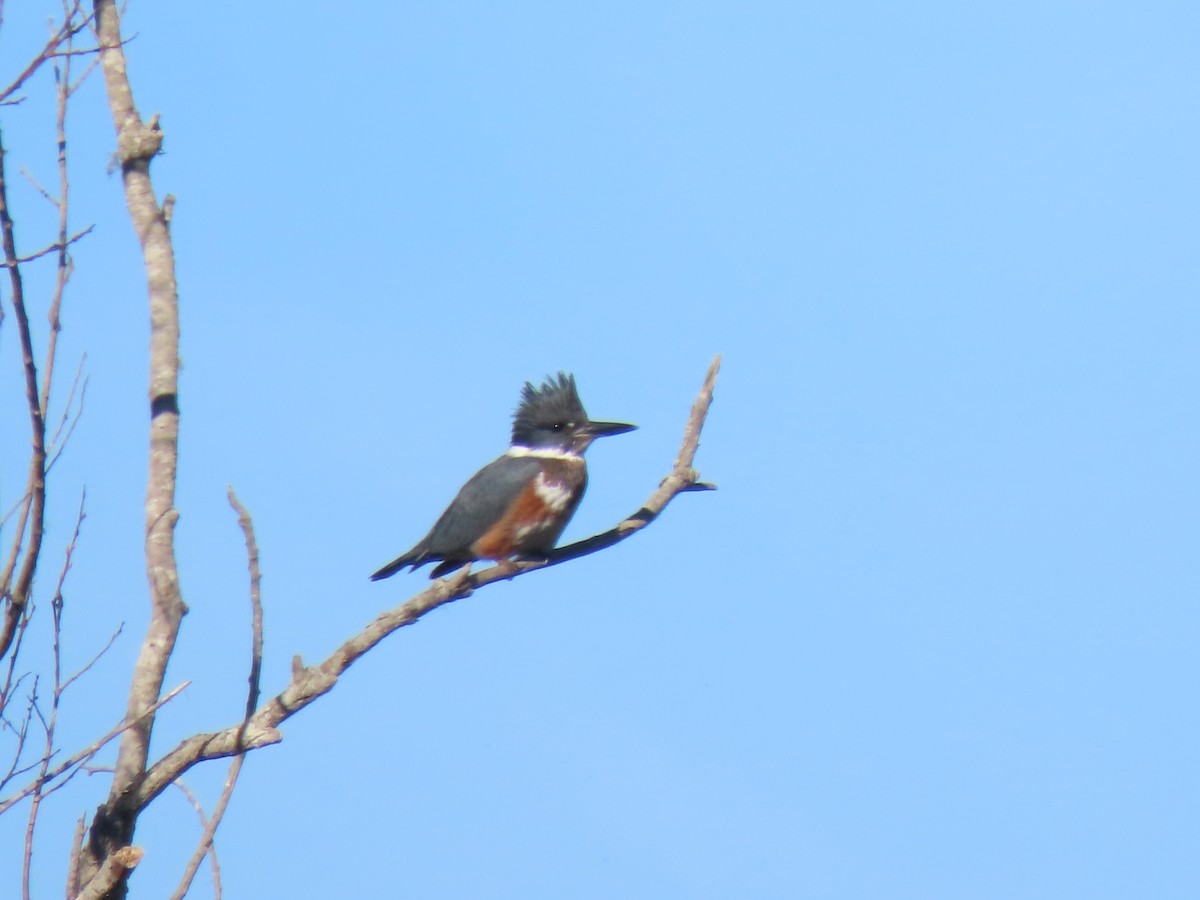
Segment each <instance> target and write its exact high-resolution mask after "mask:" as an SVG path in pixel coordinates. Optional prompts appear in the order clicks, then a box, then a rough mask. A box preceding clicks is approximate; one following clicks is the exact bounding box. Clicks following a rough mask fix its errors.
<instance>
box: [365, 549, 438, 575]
mask: <svg viewBox="0 0 1200 900" xmlns="http://www.w3.org/2000/svg"><path fill="white" fill-rule="evenodd" d="M424 557H425V551H424V549H423V548H421V547H414V548H413V549H412V550H409V551H408V552H407V553H405V554H404V555H403V556H399V557H397V558H396V559H393V560H392V561H391V562H390V563H388V564H387V565H386V566H384V567H383V568H382V569H380V570H379V571H378V572H376V573H375V574H374V575H372V576H371V580H372V581H381V580H382V579H384V578H391V577H392V576H393V575H395V574H396V573H397V572H399V571H400V570H401V569H403V568H404V567H405V566H412V567H413V568H414V569H415V568H416V567H417V566H419V565H421V564H422V563H423V562H425V561H426V560H425V558H424Z"/></svg>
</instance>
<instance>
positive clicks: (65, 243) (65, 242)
mask: <svg viewBox="0 0 1200 900" xmlns="http://www.w3.org/2000/svg"><path fill="white" fill-rule="evenodd" d="M47 197H49V195H47ZM52 202H53V201H52ZM55 205H56V206H57V205H58V204H57V203H55ZM95 228H96V226H95V225H89V226H88V227H87V228H85V229H83V231H77V232H75V234H73V235H71V236H70V237H66V236H64V237H63V238H62V239H60V240H57V241H55V242H54V243H53V244H50V245H49V246H48V247H43V248H42V249H41V250H38V251H37V252H36V253H30V254H29V255H28V256H19V257H17V258H16V259H13V260H11V261H8V260H6V261H5V262H2V263H0V267H3V268H12V267H13V266H20V265H24V264H25V263H27V262H33V261H34V260H35V259H41V258H42V257H43V256H49V255H50V254H51V253H54V252H55V251H57V252H59V253H61V252H62V251H64V250H66V249H67V248H68V247H70V246H71V245H72V244H74V243H75V242H76V241H79V240H82V239H83V238H85V237H87V236H88V235H89V234H91V233H92V231H94V230H95Z"/></svg>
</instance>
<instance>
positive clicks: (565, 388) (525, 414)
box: [512, 372, 587, 446]
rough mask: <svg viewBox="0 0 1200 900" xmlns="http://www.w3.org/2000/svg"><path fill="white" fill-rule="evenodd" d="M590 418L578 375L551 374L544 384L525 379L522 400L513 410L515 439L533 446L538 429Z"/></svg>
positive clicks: (514, 440) (584, 420) (516, 441)
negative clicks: (585, 406) (577, 380)
mask: <svg viewBox="0 0 1200 900" xmlns="http://www.w3.org/2000/svg"><path fill="white" fill-rule="evenodd" d="M586 421H587V413H586V412H584V409H583V403H582V402H581V401H580V399H579V392H578V391H577V390H575V376H574V375H568V374H567V373H566V372H559V373H558V377H557V378H555V377H552V376H547V378H546V380H545V381H544V382H542V385H541V387H534V386H533V382H532V381H527V382H525V387H524V389H523V390H522V391H521V403H520V404H519V405H518V406H517V411H516V412H515V413H513V428H512V441H513V443H514V444H520V445H523V446H529V445H530V440H531V438H532V436H533V433H534V432H535V431H544V430H547V429H550V428H553V427H554V426H556V425H559V426H565V425H568V424H570V423H579V422H586Z"/></svg>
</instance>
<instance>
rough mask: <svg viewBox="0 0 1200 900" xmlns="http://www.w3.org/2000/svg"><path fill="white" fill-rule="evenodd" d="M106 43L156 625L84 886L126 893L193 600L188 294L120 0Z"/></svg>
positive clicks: (111, 13)
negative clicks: (181, 531) (136, 250)
mask: <svg viewBox="0 0 1200 900" xmlns="http://www.w3.org/2000/svg"><path fill="white" fill-rule="evenodd" d="M94 10H95V21H96V34H97V43H98V44H99V45H100V46H101V47H102V48H103V49H102V51H101V55H100V65H101V69H102V71H103V72H104V85H105V90H106V92H107V95H108V106H109V110H110V112H111V114H112V120H113V126H114V128H115V129H116V134H117V158H118V160H119V162H120V166H121V178H122V182H123V185H124V188H125V204H126V207H127V208H128V210H129V217H130V220H131V221H132V223H133V228H134V232H135V233H136V234H137V238H138V242H139V244H140V245H141V249H142V260H143V263H144V265H145V269H146V284H147V288H148V293H149V302H150V391H149V395H150V396H149V400H150V454H149V464H148V477H147V483H146V577H147V580H148V581H149V584H150V623H149V626H148V628H147V631H146V636H145V638H144V640H143V642H142V646H141V649H140V651H139V653H138V658H137V662H136V664H135V665H134V672H133V679H132V683H131V685H130V689H129V700H128V706H127V708H126V719H127V720H128V721H130V722H133V723H136V724H134V725H133V726H132V727H130V728H128V730H126V731H125V732H124V734H123V735H122V736H121V743H120V749H119V750H118V752H117V760H116V766H115V770H114V773H113V780H112V785H111V787H110V789H109V795H108V800H107V801H106V802H105V803H104V804H103V805H102V806H101V807H100V808H99V809H98V810H97V811H96V815H95V817H94V818H93V819H92V827H91V834H90V839H89V840H88V841H87V844H86V847H85V849H84V852H83V854H82V857H83V858H82V861H81V866H80V880H81V882H82V883H83V885H84V890H83V894H84V895H88V896H104V895H106V894H108V893H109V892H110V891H115V893H117V894H123V893H124V892H123V889H122V888H123V885H124V880H123V879H124V877H125V873H126V869H124V868H116V869H114V868H113V859H114V856H115V854H119V853H121V852H123V851H124V848H125V847H128V846H129V844H130V842H131V841H132V838H133V830H134V826H135V824H136V821H137V816H136V811H135V808H134V807H131V806H130V805H129V804H128V802H127V798H128V797H129V795H130V793H131V792H132V791H133V790H134V788H135V786H136V785H137V784H140V783H141V782H142V781H144V777H145V774H146V762H147V757H148V753H149V747H150V735H151V732H152V731H153V729H154V715H153V711H154V709H156V708H157V705H158V702H159V701H158V698H159V695H160V694H161V692H162V686H163V679H164V676H165V674H166V669H167V663H168V661H169V660H170V658H171V654H172V653H173V652H174V649H175V642H176V639H177V638H178V635H179V627H180V624H181V622H182V619H183V616H184V613H185V612H186V611H187V607H186V605H185V604H184V602H183V596H182V593H181V591H180V587H179V570H178V567H177V565H176V560H175V538H174V535H175V524H176V522H177V521H178V518H179V513H178V511H177V510H176V509H175V477H176V469H177V466H178V450H179V401H178V376H179V298H178V293H177V289H176V282H175V251H174V248H173V247H172V245H171V234H170V230H169V228H168V225H167V220H166V217H165V216H164V214H163V210H162V209H160V208H159V205H158V202H157V200H156V198H155V195H154V186H153V184H152V183H151V179H150V163H151V160H153V159H154V157H155V156H156V155H157V154H158V152H159V150H160V149H161V147H162V139H163V135H162V131H161V130H160V129H159V127H158V116H154V117H153V118H152V119H151V120H150V122H149V123H146V122H143V121H142V118H141V116H140V115H139V114H138V111H137V107H136V105H135V104H134V100H133V92H132V89H131V87H130V84H129V76H128V72H127V69H126V60H125V52H124V49H123V46H122V40H121V24H120V15H119V13H118V11H117V8H116V5H115V3H114V2H113V0H94Z"/></svg>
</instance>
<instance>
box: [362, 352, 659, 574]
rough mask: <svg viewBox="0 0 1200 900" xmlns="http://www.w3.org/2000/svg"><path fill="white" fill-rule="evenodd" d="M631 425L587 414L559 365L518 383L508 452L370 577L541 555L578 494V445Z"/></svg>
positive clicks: (583, 483) (581, 483)
mask: <svg viewBox="0 0 1200 900" xmlns="http://www.w3.org/2000/svg"><path fill="white" fill-rule="evenodd" d="M635 428H637V426H636V425H629V424H627V423H625V422H595V421H592V420H591V419H589V418H588V415H587V413H586V412H585V411H584V409H583V403H582V402H581V401H580V399H579V392H578V390H577V389H576V387H575V376H574V375H571V374H567V373H566V372H559V373H558V375H557V376H547V378H546V379H545V381H543V382H542V384H541V385H540V386H537V387H535V386H534V385H533V383H532V382H529V381H527V382H525V387H524V388H523V389H522V391H521V400H520V403H519V405H518V406H517V409H516V411H515V412H514V413H513V424H512V442H511V445H510V446H509V448H508V451H507V452H506V453H505V454H504V455H503V456H501V457H500V458H499V459H497V460H495V461H494V462H491V463H489V464H488V465H486V466H484V467H483V468H482V469H480V470H479V471H478V472H476V473H475V475H474V476H473V477H472V478H471V480H470V481H468V482H467V483H466V484H464V485H463V486H462V488H461V489H460V490H459V492H458V496H456V497H455V498H454V500H453V502H452V503H451V504H450V505H449V506H448V507H447V508H446V511H445V512H444V513H442V515H441V517H440V518H439V519H438V520H437V522H436V523H435V524H434V526H433V528H432V529H430V531H429V534H427V535H425V537H423V538H422V539H421V540H420V542H419V543H418V544H417V545H416V546H415V547H413V548H412V549H411V550H409V551H408V552H407V553H405V554H404V555H403V556H398V557H396V559H394V560H392V561H391V562H390V563H388V564H387V565H386V566H384V567H383V568H381V569H380V570H379V571H377V572H375V574H373V575H372V576H371V580H372V581H379V580H381V579H383V578H389V577H391V576H392V575H395V574H396V573H397V572H399V571H401V570H402V569H404V568H406V567H411V570H412V571H416V570H417V569H419V568H420V567H421V566H424V565H425V564H426V563H431V562H436V563H437V564H438V565H437V566H436V567H435V568H434V569H433V571H432V572H431V573H430V575H429V577H430V578H431V579H432V578H440V577H441V576H442V575H445V574H447V573H448V572H453V571H454V570H455V569H458V568H461V567H462V566H465V565H467V564H468V563H474V562H477V561H479V560H484V559H488V560H495V561H497V562H504V561H507V560H510V559H513V558H520V559H539V558H541V559H544V558H545V556H546V554H547V553H548V552H549V551H550V550H552V549H553V548H554V545H555V544H556V543H558V539H559V537H560V536H561V535H562V533H563V529H564V528H566V527H567V522H569V521H570V520H571V517H572V516H573V515H574V514H575V510H576V509H578V508H579V501H580V500H582V499H583V492H584V490H586V488H587V482H588V474H587V463H586V462H585V461H584V459H583V454H584V451H586V450H587V449H588V447H590V446H591V444H592V441H594V440H595V439H596V438H599V437H607V436H609V435H616V434H625V433H626V432H629V431H633V430H634V429H635Z"/></svg>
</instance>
